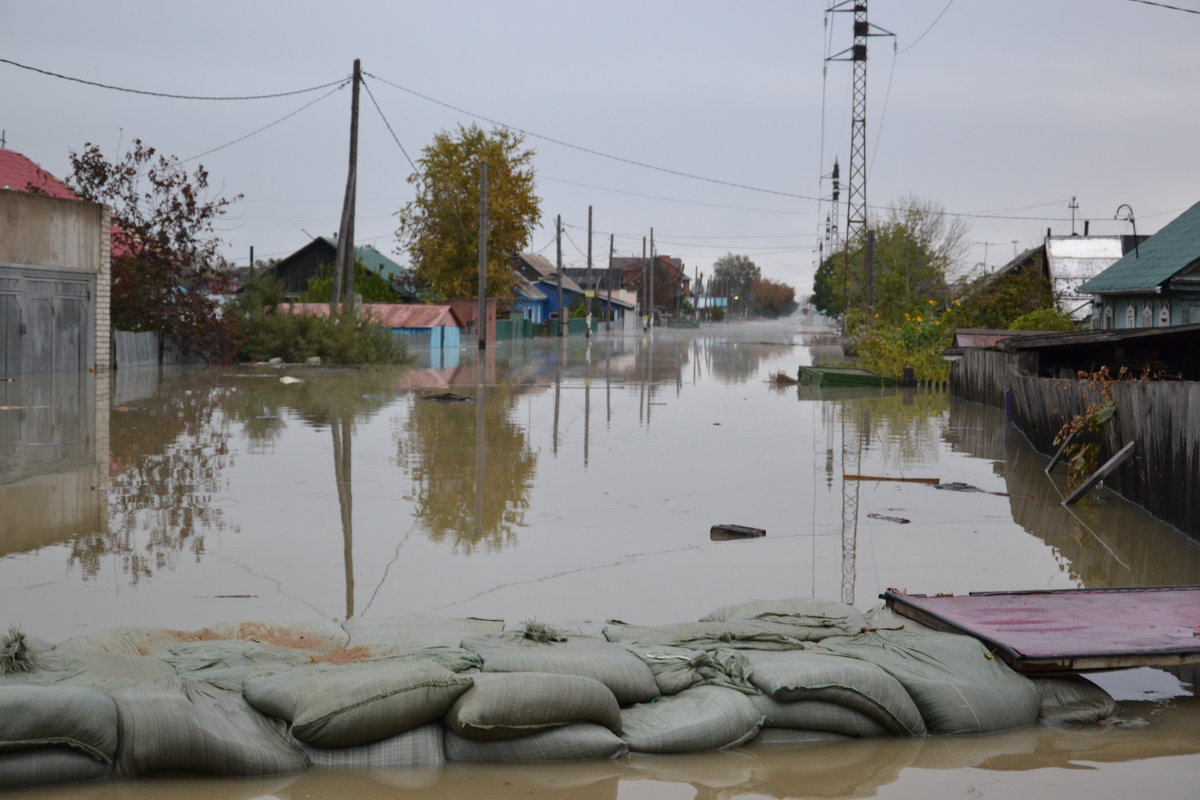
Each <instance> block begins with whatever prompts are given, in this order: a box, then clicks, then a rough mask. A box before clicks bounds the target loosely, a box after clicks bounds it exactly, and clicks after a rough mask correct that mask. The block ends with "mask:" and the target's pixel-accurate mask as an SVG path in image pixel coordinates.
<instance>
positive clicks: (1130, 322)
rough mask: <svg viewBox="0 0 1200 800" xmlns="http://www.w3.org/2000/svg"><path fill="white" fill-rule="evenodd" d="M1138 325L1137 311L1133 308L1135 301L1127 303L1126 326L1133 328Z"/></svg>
mask: <svg viewBox="0 0 1200 800" xmlns="http://www.w3.org/2000/svg"><path fill="white" fill-rule="evenodd" d="M1136 325H1137V312H1136V311H1134V310H1133V303H1132V302H1131V303H1127V304H1126V306H1125V327H1126V328H1132V327H1135V326H1136Z"/></svg>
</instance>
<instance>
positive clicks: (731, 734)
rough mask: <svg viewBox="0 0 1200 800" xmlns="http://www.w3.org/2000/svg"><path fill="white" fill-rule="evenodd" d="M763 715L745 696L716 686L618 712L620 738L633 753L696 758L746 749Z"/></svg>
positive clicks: (696, 687)
mask: <svg viewBox="0 0 1200 800" xmlns="http://www.w3.org/2000/svg"><path fill="white" fill-rule="evenodd" d="M762 725H763V714H762V712H761V711H759V710H758V708H757V707H756V706H755V704H754V702H753V701H752V700H751V699H750V697H749V696H747V695H745V694H742V693H741V692H738V691H734V690H733V689H725V688H722V687H719V686H695V687H693V688H691V689H687V690H685V691H683V692H680V693H679V694H676V695H671V696H670V697H661V698H659V699H658V700H656V701H654V702H653V703H641V704H639V705H636V706H632V707H630V708H625V709H622V710H621V728H622V733H621V738H622V739H624V740H625V741H626V743H628V745H629V749H630V751H632V752H635V753H694V752H699V751H702V750H722V749H724V748H726V747H736V746H738V745H740V744H744V743H745V742H747V741H749V740H750V739H752V738H754V736H755V735H756V734H757V733H758V731H759V729H760V728H761V727H762Z"/></svg>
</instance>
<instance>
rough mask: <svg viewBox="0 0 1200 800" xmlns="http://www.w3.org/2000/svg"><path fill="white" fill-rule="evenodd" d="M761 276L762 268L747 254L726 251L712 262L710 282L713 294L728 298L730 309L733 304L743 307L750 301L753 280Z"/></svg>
mask: <svg viewBox="0 0 1200 800" xmlns="http://www.w3.org/2000/svg"><path fill="white" fill-rule="evenodd" d="M761 278H762V270H760V269H759V268H758V265H757V264H755V263H754V262H753V261H751V260H750V257H749V256H743V255H734V254H733V253H726V254H725V255H723V256H721V257H720V258H718V259H717V260H716V261H714V262H713V275H712V280H711V281H710V283H711V284H712V285H713V288H714V294H715V295H716V296H718V297H727V298H729V303H730V310H731V311H732V310H733V308H734V306H736V307H737V308H739V309H743V312H742V313H744V309H745V308H746V307H747V304H748V303H749V302H750V294H751V290H752V289H753V287H754V282H755V281H757V280H759V279H761Z"/></svg>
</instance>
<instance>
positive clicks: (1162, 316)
mask: <svg viewBox="0 0 1200 800" xmlns="http://www.w3.org/2000/svg"><path fill="white" fill-rule="evenodd" d="M1158 324H1159V327H1166V326H1167V325H1170V324H1171V304H1170V303H1163V304H1162V305H1160V306H1159V307H1158Z"/></svg>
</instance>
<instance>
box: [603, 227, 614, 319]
mask: <svg viewBox="0 0 1200 800" xmlns="http://www.w3.org/2000/svg"><path fill="white" fill-rule="evenodd" d="M612 262H613V234H611V233H610V234H609V235H608V272H607V273H606V274H607V276H608V277H607V279H606V281H607V283H608V316H607V317H606V318H605V321H604V330H606V331H611V330H612V318H613V304H612V279H613V274H612V268H613V267H612Z"/></svg>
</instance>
